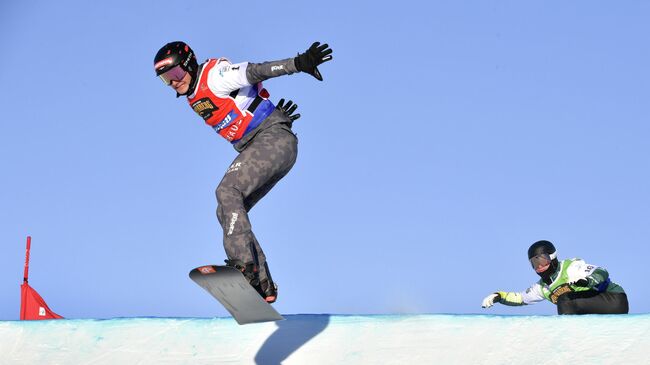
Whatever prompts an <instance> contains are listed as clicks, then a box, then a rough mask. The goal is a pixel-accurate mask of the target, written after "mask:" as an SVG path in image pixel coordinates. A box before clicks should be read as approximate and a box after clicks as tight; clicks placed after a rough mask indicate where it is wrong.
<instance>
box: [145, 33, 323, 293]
mask: <svg viewBox="0 0 650 365" xmlns="http://www.w3.org/2000/svg"><path fill="white" fill-rule="evenodd" d="M331 53H332V50H331V49H330V48H329V46H328V45H327V44H323V45H321V44H320V43H319V42H315V43H314V44H312V45H311V47H309V49H307V51H305V52H304V53H300V54H298V56H297V57H292V58H287V59H284V60H280V61H271V62H264V63H250V62H242V63H231V62H230V61H229V60H227V59H225V58H216V59H208V60H207V61H205V62H204V63H202V64H200V65H199V64H198V63H197V59H196V55H195V54H194V52H193V51H192V49H191V48H190V47H189V46H188V45H187V44H186V43H184V42H171V43H168V44H166V45H165V46H163V47H162V48H161V49H160V50H159V51H158V53H157V54H156V56H155V58H154V68H155V70H156V75H158V76H159V77H160V78H161V79H162V81H163V82H164V83H165V84H166V85H169V86H170V87H172V88H173V89H174V91H176V97H179V96H181V95H183V96H186V97H187V100H188V102H189V105H190V107H191V108H192V109H193V110H194V111H195V112H196V113H197V114H198V115H199V116H200V117H201V118H203V120H204V121H205V123H206V124H207V125H209V126H210V127H212V128H213V129H214V130H215V131H216V132H217V134H218V135H219V136H221V137H223V138H225V139H226V140H227V141H228V142H230V143H231V144H232V145H233V147H234V148H235V150H236V151H237V152H239V155H238V156H237V157H236V158H235V160H234V161H233V162H232V164H231V165H230V167H229V168H228V169H227V171H226V173H225V175H224V177H223V179H222V180H221V182H220V183H219V185H218V187H217V190H216V195H217V203H218V206H217V219H218V220H219V223H220V224H221V227H222V229H223V245H224V248H225V251H226V255H227V257H228V259H227V260H226V264H227V265H228V266H233V267H235V268H237V269H238V270H240V271H241V272H242V273H243V274H244V276H245V277H246V278H247V279H248V281H249V283H250V284H251V285H252V286H253V287H254V288H255V289H256V290H257V291H258V292H259V293H260V295H261V296H262V297H263V298H264V299H265V300H266V301H267V302H269V303H273V302H275V300H276V299H277V295H278V289H277V285H276V284H275V283H274V282H273V279H272V278H271V273H270V272H269V266H268V263H267V260H266V256H265V255H264V252H263V251H262V248H261V247H260V244H259V242H258V241H257V239H256V238H255V235H254V234H253V231H252V230H251V223H250V221H249V219H248V212H249V211H250V210H251V208H253V206H254V205H255V204H256V203H257V202H258V201H259V200H260V199H262V198H263V197H264V196H265V195H266V194H267V193H268V192H269V191H270V190H271V188H273V186H274V185H275V184H276V183H277V182H278V181H280V179H282V178H283V177H284V176H285V175H286V174H287V173H288V172H289V170H290V169H291V167H292V166H293V164H294V163H295V161H296V156H297V152H298V149H297V147H298V141H297V139H296V136H295V134H294V133H293V132H292V129H291V128H292V123H293V121H295V120H296V119H298V118H299V117H300V114H294V112H295V110H296V105H295V104H293V102H291V101H289V102H288V103H287V104H284V99H281V100H280V101H279V102H278V105H277V106H275V105H274V104H273V103H272V102H271V101H270V100H269V93H268V92H267V91H266V89H264V88H263V87H262V81H264V80H267V79H270V78H272V77H277V76H282V75H291V74H293V73H296V72H306V73H308V74H310V75H312V76H314V77H315V78H316V79H318V80H320V81H322V80H323V78H322V76H321V74H320V72H319V70H318V68H317V67H318V66H319V65H320V64H322V63H324V62H327V61H329V60H331V59H332V55H331Z"/></svg>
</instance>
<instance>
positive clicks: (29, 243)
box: [23, 236, 32, 283]
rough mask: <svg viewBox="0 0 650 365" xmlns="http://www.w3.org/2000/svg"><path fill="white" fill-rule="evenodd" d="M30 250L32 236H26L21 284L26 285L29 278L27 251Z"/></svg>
mask: <svg viewBox="0 0 650 365" xmlns="http://www.w3.org/2000/svg"><path fill="white" fill-rule="evenodd" d="M31 248H32V236H27V249H26V250H25V273H24V274H23V283H27V279H28V277H29V250H30V249H31Z"/></svg>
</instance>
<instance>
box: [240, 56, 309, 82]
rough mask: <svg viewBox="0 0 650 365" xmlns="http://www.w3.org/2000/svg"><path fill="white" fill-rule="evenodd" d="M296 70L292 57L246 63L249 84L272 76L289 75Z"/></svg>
mask: <svg viewBox="0 0 650 365" xmlns="http://www.w3.org/2000/svg"><path fill="white" fill-rule="evenodd" d="M296 72H298V69H296V65H295V63H294V61H293V58H287V59H286V60H280V61H269V62H264V63H251V62H249V63H248V67H246V78H247V79H248V82H250V83H251V85H254V84H256V83H258V82H260V81H264V80H268V79H270V78H272V77H278V76H282V75H291V74H293V73H296Z"/></svg>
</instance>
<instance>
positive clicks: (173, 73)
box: [158, 65, 187, 85]
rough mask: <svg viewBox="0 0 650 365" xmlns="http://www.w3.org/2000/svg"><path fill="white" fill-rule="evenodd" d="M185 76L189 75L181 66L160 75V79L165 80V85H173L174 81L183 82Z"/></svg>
mask: <svg viewBox="0 0 650 365" xmlns="http://www.w3.org/2000/svg"><path fill="white" fill-rule="evenodd" d="M185 74H187V71H185V70H183V68H182V67H181V65H176V66H174V67H172V68H170V69H169V70H167V71H166V72H165V73H163V74H161V75H158V77H160V79H161V80H163V82H164V83H165V85H171V83H172V81H181V80H182V79H183V77H185Z"/></svg>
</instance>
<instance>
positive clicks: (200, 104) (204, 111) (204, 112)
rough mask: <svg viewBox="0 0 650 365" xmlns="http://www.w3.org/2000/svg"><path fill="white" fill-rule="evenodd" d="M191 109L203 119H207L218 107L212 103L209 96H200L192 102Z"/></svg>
mask: <svg viewBox="0 0 650 365" xmlns="http://www.w3.org/2000/svg"><path fill="white" fill-rule="evenodd" d="M192 109H194V111H195V112H196V114H198V115H200V116H201V118H203V120H206V121H207V120H208V119H210V118H211V117H212V113H214V112H215V111H217V110H219V107H217V106H216V105H214V104H213V103H212V100H210V98H201V99H199V100H197V101H195V102H193V103H192Z"/></svg>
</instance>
